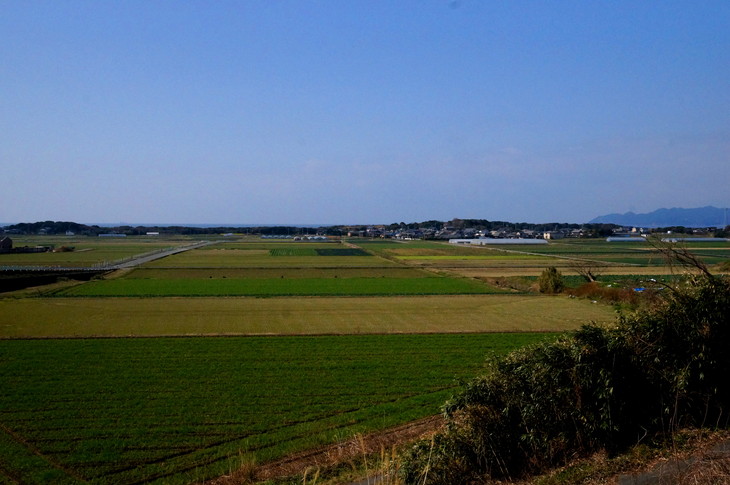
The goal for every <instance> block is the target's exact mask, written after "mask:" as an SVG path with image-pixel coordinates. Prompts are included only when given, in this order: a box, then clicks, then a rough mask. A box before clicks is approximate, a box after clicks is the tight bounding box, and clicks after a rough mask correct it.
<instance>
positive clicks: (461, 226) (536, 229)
mask: <svg viewBox="0 0 730 485" xmlns="http://www.w3.org/2000/svg"><path fill="white" fill-rule="evenodd" d="M203 234H223V235H240V234H250V235H261V236H266V237H282V238H292V239H294V238H311V237H317V236H319V237H327V236H329V237H332V236H345V237H367V238H384V239H386V238H387V239H402V240H413V239H427V240H450V239H477V238H492V239H544V240H555V239H564V238H607V237H632V236H633V237H642V236H647V235H649V234H677V235H685V236H693V237H728V235H729V234H730V230H729V228H728V227H727V226H726V227H724V228H719V227H685V226H667V227H658V228H648V227H634V226H624V225H618V224H609V223H588V224H571V223H545V224H533V223H524V222H522V223H513V222H506V221H489V220H486V219H452V220H450V221H446V222H444V221H436V220H429V221H424V222H412V223H405V222H400V223H392V224H380V225H377V224H375V225H334V226H322V227H309V226H260V227H236V226H222V227H195V226H184V225H175V226H143V225H137V226H130V225H120V226H116V227H106V226H104V227H102V226H98V225H86V224H80V223H76V222H62V221H40V222H33V223H19V224H12V225H8V226H4V227H0V235H3V236H5V237H9V236H12V235H54V236H91V237H126V236H150V237H154V236H160V235H203ZM6 244H7V243H6Z"/></svg>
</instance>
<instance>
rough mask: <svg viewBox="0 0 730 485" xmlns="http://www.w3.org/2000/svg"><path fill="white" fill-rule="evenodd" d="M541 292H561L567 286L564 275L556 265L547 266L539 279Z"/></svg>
mask: <svg viewBox="0 0 730 485" xmlns="http://www.w3.org/2000/svg"><path fill="white" fill-rule="evenodd" d="M537 284H538V286H539V288H540V293H560V292H561V291H563V288H565V283H563V275H562V273H561V272H560V271H558V270H557V269H556V268H555V266H550V267H549V268H546V269H545V270H544V271H543V272H542V274H540V278H538V280H537Z"/></svg>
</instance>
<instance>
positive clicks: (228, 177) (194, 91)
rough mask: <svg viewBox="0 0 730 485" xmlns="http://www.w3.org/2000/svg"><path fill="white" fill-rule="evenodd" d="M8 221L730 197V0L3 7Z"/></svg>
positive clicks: (1, 135)
mask: <svg viewBox="0 0 730 485" xmlns="http://www.w3.org/2000/svg"><path fill="white" fill-rule="evenodd" d="M0 163H1V164H2V165H1V166H2V169H1V171H0V194H1V195H2V200H3V203H2V206H1V208H0V221H3V222H32V221H37V220H47V219H52V220H71V221H76V222H87V223H88V222H99V223H118V222H128V223H152V222H162V223H241V224H245V223H252V224H253V223H267V224H279V223H280V224H294V223H298V224H340V223H357V224H368V223H373V224H375V223H391V222H400V221H404V222H415V221H423V220H429V219H439V220H450V219H452V218H455V217H459V218H484V219H490V220H509V221H514V222H585V221H587V220H589V219H591V218H593V217H595V216H599V215H602V214H607V213H612V212H626V211H629V210H633V211H636V212H649V211H652V210H654V209H658V208H661V207H699V206H704V205H715V206H718V207H727V206H730V189H729V188H730V1H727V0H718V1H712V0H708V1H700V2H697V1H694V0H691V1H690V0H688V1H672V0H657V1H651V0H647V1H636V0H630V1H592V0H575V1H560V0H558V1H521V0H514V1H513V0H509V1H506V0H505V1H496V0H495V1H487V0H483V1H477V0H461V1H443V0H398V1H392V0H388V1H379V0H359V1H354V0H352V1H350V0H331V1H315V0H292V1H287V0H238V1H225V0H220V1H212V0H205V1H203V0H199V1H196V0H185V1H183V0H178V1H164V0H160V1H147V0H140V1H133V0H126V1H111V0H108V1H107V0H89V1H75V0H47V1H43V0H33V1H22V0H13V1H5V0H0Z"/></svg>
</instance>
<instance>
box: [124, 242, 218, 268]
mask: <svg viewBox="0 0 730 485" xmlns="http://www.w3.org/2000/svg"><path fill="white" fill-rule="evenodd" d="M212 244H217V241H200V242H197V243H194V244H190V245H188V246H179V247H176V248H170V249H167V250H165V251H155V252H154V253H147V254H141V255H139V256H136V257H134V258H133V259H130V260H128V261H124V262H123V263H119V264H116V265H114V269H128V268H134V267H136V266H139V265H141V264H145V263H149V262H150V261H155V260H156V259H162V258H166V257H168V256H172V255H173V254H178V253H183V252H185V251H190V250H191V249H197V248H202V247H205V246H210V245H212Z"/></svg>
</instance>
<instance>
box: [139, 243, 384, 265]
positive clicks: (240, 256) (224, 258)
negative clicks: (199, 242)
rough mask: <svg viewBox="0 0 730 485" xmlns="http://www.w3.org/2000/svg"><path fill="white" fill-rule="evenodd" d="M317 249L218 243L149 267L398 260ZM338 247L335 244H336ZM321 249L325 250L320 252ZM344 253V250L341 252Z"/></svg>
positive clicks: (363, 262) (290, 245) (330, 247)
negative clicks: (229, 246) (220, 244)
mask: <svg viewBox="0 0 730 485" xmlns="http://www.w3.org/2000/svg"><path fill="white" fill-rule="evenodd" d="M324 246H325V247H321V248H317V247H314V246H310V245H309V243H300V244H294V243H290V244H286V245H284V244H282V243H278V244H277V243H269V244H268V245H266V244H262V243H259V244H256V245H255V247H256V249H249V248H246V246H245V245H243V244H241V245H238V246H236V249H233V248H231V249H222V248H219V247H218V246H212V247H210V248H204V249H196V250H193V251H187V252H184V253H180V254H176V255H174V256H170V257H168V258H164V259H160V260H158V261H154V262H152V263H150V264H149V265H147V267H156V268H312V267H314V268H316V267H330V268H346V267H350V268H358V267H380V266H385V267H389V266H394V265H396V263H393V262H392V261H388V260H386V259H383V258H379V257H375V256H371V255H368V254H364V255H363V254H361V253H355V252H352V251H351V250H349V248H342V247H340V248H339V249H343V250H344V249H347V250H348V252H347V253H344V254H345V255H334V254H331V253H330V254H328V253H329V251H326V250H327V249H329V250H332V249H335V247H336V246H335V244H333V243H328V244H326V245H324ZM333 246H335V247H333ZM319 251H324V252H323V253H320V252H319ZM340 254H343V253H340Z"/></svg>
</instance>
